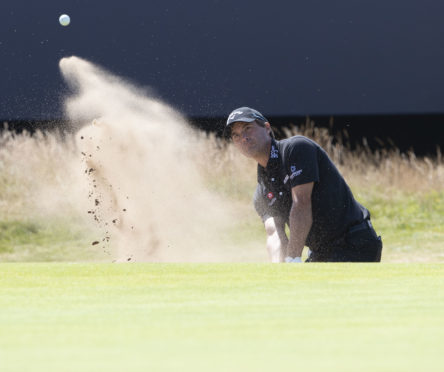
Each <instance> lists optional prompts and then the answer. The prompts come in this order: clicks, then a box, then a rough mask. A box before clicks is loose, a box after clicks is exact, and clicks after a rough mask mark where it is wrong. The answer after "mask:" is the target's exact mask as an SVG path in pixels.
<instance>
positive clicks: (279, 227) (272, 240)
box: [264, 217, 288, 262]
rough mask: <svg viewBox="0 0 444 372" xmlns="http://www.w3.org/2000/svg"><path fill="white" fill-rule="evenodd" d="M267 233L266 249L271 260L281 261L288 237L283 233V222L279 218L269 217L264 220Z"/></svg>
mask: <svg viewBox="0 0 444 372" xmlns="http://www.w3.org/2000/svg"><path fill="white" fill-rule="evenodd" d="M264 225H265V231H266V233H267V249H268V253H269V256H270V260H271V262H282V261H283V259H284V257H285V250H286V247H287V244H288V238H287V235H286V234H285V222H284V221H283V220H281V219H279V218H275V217H270V218H267V219H266V220H265V222H264Z"/></svg>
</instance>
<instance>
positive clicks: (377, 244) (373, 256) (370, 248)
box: [306, 219, 382, 262]
mask: <svg viewBox="0 0 444 372" xmlns="http://www.w3.org/2000/svg"><path fill="white" fill-rule="evenodd" d="M381 253H382V240H381V237H380V236H378V235H377V234H376V232H375V230H374V229H373V226H372V224H371V222H370V220H369V219H367V220H364V221H363V222H361V223H360V224H358V225H355V226H352V227H351V228H349V230H348V231H347V232H346V234H345V235H344V236H343V237H341V238H340V239H339V240H338V241H335V242H333V243H332V244H330V246H329V247H325V249H321V250H319V251H315V252H312V253H311V254H310V257H308V259H307V261H306V262H380V261H381Z"/></svg>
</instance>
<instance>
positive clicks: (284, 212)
mask: <svg viewBox="0 0 444 372" xmlns="http://www.w3.org/2000/svg"><path fill="white" fill-rule="evenodd" d="M257 180H258V185H257V188H256V192H255V194H254V206H255V208H256V211H257V212H258V214H259V216H260V217H261V218H262V219H263V220H264V221H265V220H266V219H267V218H268V217H279V218H282V219H283V220H284V221H286V223H288V220H289V215H290V209H291V205H292V197H291V189H292V187H295V186H298V185H303V184H306V183H310V182H314V186H313V191H312V195H311V204H312V214H313V224H312V227H311V229H310V232H309V234H308V236H307V240H306V244H305V245H306V246H308V247H309V248H310V249H311V250H313V251H317V250H326V249H331V248H334V244H335V242H336V241H338V239H339V238H341V237H342V236H343V235H344V234H345V232H346V231H347V229H348V228H349V227H350V226H352V225H356V224H358V223H360V222H361V221H363V219H364V218H367V217H368V216H369V212H368V211H367V209H366V208H364V207H363V206H362V205H361V204H359V203H358V202H357V201H356V200H355V199H354V197H353V194H352V192H351V190H350V188H349V187H348V185H347V184H346V182H345V180H344V178H343V177H342V176H341V174H340V173H339V171H338V170H337V168H336V167H335V165H334V164H333V162H332V161H331V160H330V158H329V157H328V155H327V153H326V152H325V151H324V150H323V149H322V148H321V147H320V146H319V145H318V144H317V143H316V142H314V141H312V140H310V139H309V138H307V137H304V136H294V137H291V138H287V139H284V140H282V141H275V140H274V139H273V140H272V143H271V151H270V158H269V160H268V163H267V167H266V168H264V167H262V166H261V165H258V169H257Z"/></svg>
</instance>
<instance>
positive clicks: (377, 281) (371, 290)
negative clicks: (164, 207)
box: [0, 263, 444, 372]
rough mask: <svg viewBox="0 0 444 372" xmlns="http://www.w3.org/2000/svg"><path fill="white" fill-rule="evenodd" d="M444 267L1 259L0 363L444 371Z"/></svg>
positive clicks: (13, 367)
mask: <svg viewBox="0 0 444 372" xmlns="http://www.w3.org/2000/svg"><path fill="white" fill-rule="evenodd" d="M443 340H444V264H276V265H271V264H60V263H48V264H15V263H10V264H0V371H2V372H9V371H17V372H18V371H21V372H22V371H37V372H40V371H45V372H46V371H107V372H110V371H184V370H186V371H188V370H189V371H234V370H235V371H304V372H307V371H341V372H344V371H353V372H356V371H372V372H374V371H396V372H398V371H427V372H432V371H442V370H443V366H444V342H443Z"/></svg>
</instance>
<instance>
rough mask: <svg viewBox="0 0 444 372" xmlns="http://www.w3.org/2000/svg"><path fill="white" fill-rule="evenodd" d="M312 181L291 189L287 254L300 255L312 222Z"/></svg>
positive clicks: (291, 255)
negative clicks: (291, 200)
mask: <svg viewBox="0 0 444 372" xmlns="http://www.w3.org/2000/svg"><path fill="white" fill-rule="evenodd" d="M313 184H314V182H310V183H305V184H303V185H298V186H295V187H293V188H292V189H291V197H292V199H293V204H292V206H291V210H290V241H289V243H288V249H287V255H288V256H290V257H293V258H294V257H301V256H302V251H303V249H304V246H305V241H306V239H307V235H308V233H309V232H310V229H311V225H312V223H313V215H312V211H311V192H312V190H313Z"/></svg>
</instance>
